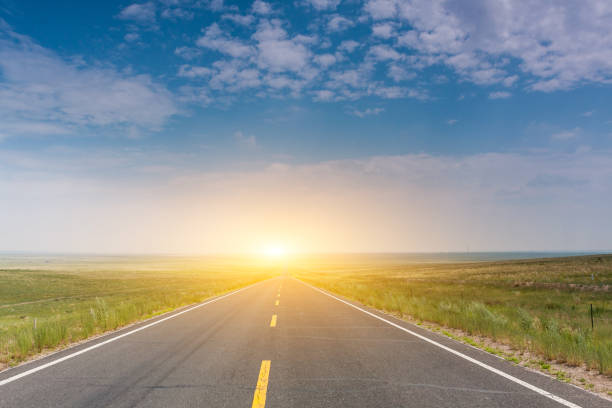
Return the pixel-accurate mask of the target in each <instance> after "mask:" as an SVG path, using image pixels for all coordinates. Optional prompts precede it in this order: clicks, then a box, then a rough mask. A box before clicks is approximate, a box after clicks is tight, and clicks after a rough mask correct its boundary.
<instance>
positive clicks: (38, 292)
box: [0, 256, 275, 369]
mask: <svg viewBox="0 0 612 408" xmlns="http://www.w3.org/2000/svg"><path fill="white" fill-rule="evenodd" d="M274 274H275V270H274V268H273V267H270V266H269V265H258V264H253V263H252V262H248V261H244V260H243V261H241V260H238V259H222V258H206V259H202V258H177V257H155V258H153V257H146V258H145V257H97V258H96V257H87V258H85V257H84V258H78V257H8V256H5V257H0V369H2V367H3V366H7V365H13V364H16V363H18V362H20V361H23V360H25V359H27V358H28V357H30V356H32V355H35V354H37V353H40V352H42V351H44V350H48V349H53V348H56V347H58V346H62V345H67V344H69V343H71V342H75V341H79V340H82V339H85V338H87V337H90V336H92V335H95V334H99V333H103V332H105V331H108V330H113V329H116V328H118V327H121V326H124V325H126V324H129V323H132V322H134V321H138V320H141V319H144V318H147V317H151V316H154V315H156V314H160V313H163V312H166V311H170V310H172V309H175V308H177V307H180V306H184V305H187V304H191V303H195V302H199V301H202V300H203V299H206V298H208V297H211V296H214V295H217V294H220V293H223V292H227V291H230V290H233V289H236V288H239V287H241V286H245V285H247V284H250V283H253V282H256V281H258V280H262V279H265V278H268V277H271V276H273V275H274Z"/></svg>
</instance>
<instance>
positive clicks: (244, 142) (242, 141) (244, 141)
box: [234, 131, 257, 149]
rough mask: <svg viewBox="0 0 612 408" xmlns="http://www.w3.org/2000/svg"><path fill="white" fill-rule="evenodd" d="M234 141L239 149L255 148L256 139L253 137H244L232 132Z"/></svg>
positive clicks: (238, 132) (240, 133)
mask: <svg viewBox="0 0 612 408" xmlns="http://www.w3.org/2000/svg"><path fill="white" fill-rule="evenodd" d="M234 140H235V141H236V143H237V144H238V145H239V146H241V147H246V148H249V149H252V148H255V147H257V139H256V138H255V136H253V135H249V136H247V135H245V134H244V133H242V132H241V131H237V132H234Z"/></svg>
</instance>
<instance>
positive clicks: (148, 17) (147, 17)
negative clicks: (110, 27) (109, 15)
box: [117, 1, 156, 24]
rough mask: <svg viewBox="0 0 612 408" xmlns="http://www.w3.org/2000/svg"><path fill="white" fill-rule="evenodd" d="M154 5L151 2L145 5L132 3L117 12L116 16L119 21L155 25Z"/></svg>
mask: <svg viewBox="0 0 612 408" xmlns="http://www.w3.org/2000/svg"><path fill="white" fill-rule="evenodd" d="M155 12H156V7H155V4H154V3H153V2H151V1H149V2H147V3H134V4H131V5H129V6H127V7H126V8H124V9H123V10H121V11H120V12H119V14H118V15H117V17H118V18H120V19H121V20H128V21H133V22H136V23H139V24H153V23H155Z"/></svg>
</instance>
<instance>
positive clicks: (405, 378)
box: [0, 278, 612, 408]
mask: <svg viewBox="0 0 612 408" xmlns="http://www.w3.org/2000/svg"><path fill="white" fill-rule="evenodd" d="M368 313H370V314H368ZM156 322H158V323H156ZM96 345H97V346H96ZM0 406H1V407H257V408H263V407H272V408H273V407H399V406H402V407H564V406H565V407H584V408H586V407H589V408H590V407H593V408H597V407H611V406H612V403H610V402H609V401H607V400H604V399H602V398H599V397H597V396H595V395H593V394H590V393H587V392H585V391H582V390H580V389H578V388H576V387H573V386H570V385H568V384H564V383H561V382H559V381H556V380H553V379H550V378H547V377H545V376H542V375H539V374H537V373H532V372H528V371H526V370H524V369H522V368H520V367H516V366H513V365H511V364H510V363H507V362H505V361H503V360H500V359H498V358H496V357H494V356H491V355H488V354H486V353H483V352H481V351H479V350H475V349H473V348H471V347H468V346H464V345H461V344H459V343H456V342H454V341H452V340H450V339H447V338H443V337H441V336H437V335H435V334H432V333H429V332H427V331H425V330H422V329H420V328H418V327H415V326H413V325H410V324H408V323H405V322H401V321H398V320H396V319H393V318H389V317H388V316H385V315H382V314H380V313H378V312H375V311H371V310H369V309H358V308H356V307H354V306H353V305H351V304H350V303H344V302H343V301H342V300H341V299H338V298H336V297H334V296H330V295H329V294H326V293H323V292H321V291H319V290H317V289H316V288H312V287H310V286H308V285H306V284H304V283H302V282H299V281H297V280H295V279H291V278H278V279H271V280H268V281H264V282H261V283H259V284H256V285H253V286H251V287H248V288H246V289H243V290H240V291H238V292H236V293H233V294H230V295H227V296H224V297H220V298H218V299H216V300H213V301H209V302H205V303H204V304H202V305H200V306H197V307H195V308H187V309H184V310H182V311H180V312H178V313H173V314H170V315H166V316H163V317H159V318H157V319H153V320H152V321H147V322H144V323H142V324H140V325H137V326H135V327H131V328H127V329H124V330H121V331H119V332H117V333H113V334H111V335H109V336H105V337H103V338H100V339H96V340H93V341H91V342H88V343H85V344H83V345H80V346H78V347H74V348H71V349H68V350H65V351H62V352H60V353H56V354H53V355H51V356H48V357H46V358H43V359H41V360H38V361H35V362H32V363H29V364H25V365H23V366H20V367H17V368H14V369H11V370H7V371H5V372H3V373H0Z"/></svg>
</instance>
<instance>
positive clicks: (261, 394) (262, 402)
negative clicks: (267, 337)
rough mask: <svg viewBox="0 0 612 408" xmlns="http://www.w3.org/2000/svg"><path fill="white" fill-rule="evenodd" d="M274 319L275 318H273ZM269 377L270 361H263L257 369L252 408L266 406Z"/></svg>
mask: <svg viewBox="0 0 612 408" xmlns="http://www.w3.org/2000/svg"><path fill="white" fill-rule="evenodd" d="M275 317H276V316H275ZM269 376H270V360H263V361H262V362H261V368H260V369H259V379H258V380H257V387H255V394H254V395H253V405H252V408H264V407H265V406H266V392H267V391H268V377H269Z"/></svg>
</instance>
